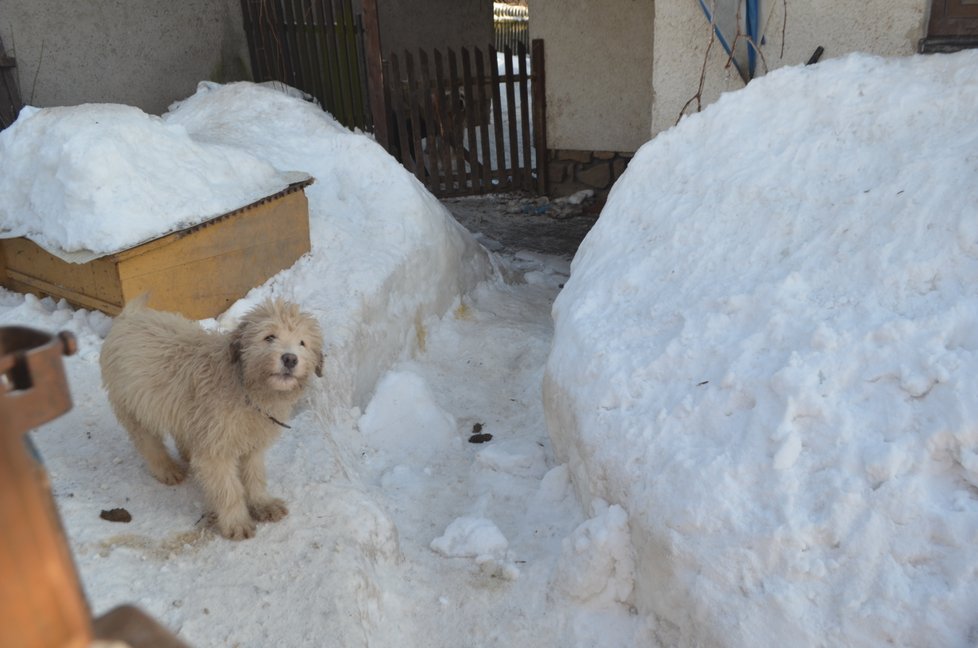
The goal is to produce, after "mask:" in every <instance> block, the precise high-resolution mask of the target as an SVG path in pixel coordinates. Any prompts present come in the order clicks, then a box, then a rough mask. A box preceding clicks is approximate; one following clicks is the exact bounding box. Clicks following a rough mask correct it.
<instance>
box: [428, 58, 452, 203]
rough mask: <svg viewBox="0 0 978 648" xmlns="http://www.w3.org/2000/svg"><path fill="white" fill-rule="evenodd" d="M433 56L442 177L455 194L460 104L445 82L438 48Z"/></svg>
mask: <svg viewBox="0 0 978 648" xmlns="http://www.w3.org/2000/svg"><path fill="white" fill-rule="evenodd" d="M432 54H433V56H434V61H435V88H434V91H433V93H432V94H433V95H434V99H433V100H434V103H435V113H436V119H437V120H438V123H437V126H438V129H437V137H438V140H439V143H440V153H441V165H442V177H443V178H444V179H445V191H446V192H448V193H455V192H456V191H457V189H456V185H457V184H458V180H457V178H456V174H455V170H454V169H453V168H452V149H453V148H454V147H455V137H454V133H455V115H456V113H457V112H458V104H455V103H453V102H452V100H451V96H452V94H451V89H450V88H449V87H448V84H447V83H446V82H445V63H444V60H443V57H442V54H441V52H440V51H439V50H438V49H437V48H436V49H435V50H434V52H433V53H432Z"/></svg>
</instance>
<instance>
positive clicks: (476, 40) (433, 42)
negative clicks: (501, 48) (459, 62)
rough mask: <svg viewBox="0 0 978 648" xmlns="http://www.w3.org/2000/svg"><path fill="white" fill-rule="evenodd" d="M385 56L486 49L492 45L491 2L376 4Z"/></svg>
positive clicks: (400, 0)
mask: <svg viewBox="0 0 978 648" xmlns="http://www.w3.org/2000/svg"><path fill="white" fill-rule="evenodd" d="M377 14H378V18H379V20H380V42H381V47H382V48H383V50H384V52H385V53H386V52H391V51H393V52H396V53H400V52H402V51H404V50H405V49H410V50H411V51H412V52H414V51H417V49H418V48H419V47H424V48H431V47H438V48H444V47H451V48H454V49H456V50H457V49H458V48H459V47H472V46H479V47H485V46H486V45H488V44H489V43H491V42H492V38H493V36H492V0H426V1H425V2H417V0H377Z"/></svg>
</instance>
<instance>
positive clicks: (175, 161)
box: [0, 104, 296, 256]
mask: <svg viewBox="0 0 978 648" xmlns="http://www.w3.org/2000/svg"><path fill="white" fill-rule="evenodd" d="M295 179H296V178H294V177H291V176H290V175H289V174H287V173H283V172H282V171H279V170H276V169H275V168H273V167H272V166H271V165H269V164H268V163H266V162H264V161H262V160H261V159H259V158H256V157H254V156H252V155H249V154H248V153H245V152H244V151H241V150H239V149H236V148H233V147H229V146H222V145H217V144H204V143H201V142H197V141H195V140H194V139H192V138H191V137H190V136H189V135H188V134H187V131H186V130H185V129H184V128H183V127H181V126H177V125H173V124H167V123H166V122H164V121H162V120H161V119H160V118H159V117H154V116H152V115H147V114H146V113H144V112H142V111H141V110H139V109H138V108H133V107H131V106H120V105H112V104H87V105H83V106H75V107H70V108H65V107H58V108H43V109H37V108H30V107H28V108H25V109H24V110H23V111H21V114H20V117H19V118H18V119H17V121H16V122H14V124H13V125H12V126H11V127H10V128H7V129H6V130H4V131H3V132H0V195H2V196H3V197H4V199H3V201H2V202H0V237H4V238H7V237H16V236H26V237H28V238H30V239H31V240H32V241H34V242H36V243H37V244H38V245H40V246H41V247H43V248H45V249H47V250H48V251H50V252H52V253H53V254H57V255H63V253H65V252H88V253H92V254H93V255H94V256H101V255H104V254H110V253H112V252H118V251H120V250H124V249H126V248H129V247H133V246H135V245H138V244H139V243H142V242H144V241H147V240H149V239H152V238H156V237H158V236H162V235H163V234H167V233H169V232H172V231H175V230H178V229H182V228H185V227H190V226H192V225H196V224H197V223H200V222H202V221H205V220H207V219H209V218H213V217H215V216H219V215H221V214H223V213H225V212H228V211H231V210H233V209H237V208H238V207H243V206H245V205H248V204H251V203H252V202H255V201H256V200H260V199H261V198H263V197H265V196H267V195H269V194H273V193H275V192H277V191H280V190H282V189H284V188H285V187H287V186H288V185H289V183H290V182H293V181H295Z"/></svg>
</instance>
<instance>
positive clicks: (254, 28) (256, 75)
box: [241, 0, 261, 81]
mask: <svg viewBox="0 0 978 648" xmlns="http://www.w3.org/2000/svg"><path fill="white" fill-rule="evenodd" d="M257 1H258V0H241V20H242V24H243V25H244V32H245V37H246V39H247V41H248V57H249V59H250V60H251V76H252V78H253V79H254V80H255V81H258V80H259V79H260V78H261V63H260V62H259V59H258V52H259V43H260V40H259V38H258V24H257V22H256V20H255V16H254V13H253V11H252V10H253V8H254V7H253V5H254V4H256V2H257Z"/></svg>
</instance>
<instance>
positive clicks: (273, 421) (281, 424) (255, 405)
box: [245, 394, 292, 430]
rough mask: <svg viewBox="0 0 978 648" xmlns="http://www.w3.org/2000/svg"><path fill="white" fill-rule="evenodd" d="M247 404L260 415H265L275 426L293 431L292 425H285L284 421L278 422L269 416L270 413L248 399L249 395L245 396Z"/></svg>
mask: <svg viewBox="0 0 978 648" xmlns="http://www.w3.org/2000/svg"><path fill="white" fill-rule="evenodd" d="M245 403H247V404H248V405H249V406H251V407H254V408H255V409H256V410H257V411H258V413H259V414H263V415H264V416H265V417H266V418H267V419H268V420H269V421H271V422H272V423H274V424H275V425H278V426H279V427H284V428H285V429H286V430H291V429H292V426H291V425H287V424H285V423H283V422H282V421H280V420H278V419H277V418H275V417H274V416H272V415H271V414H269V413H268V412H266V411H265V410H263V409H262V408H260V407H259V406H258V404H257V403H253V402H252V401H251V399H250V398H248V394H245Z"/></svg>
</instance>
